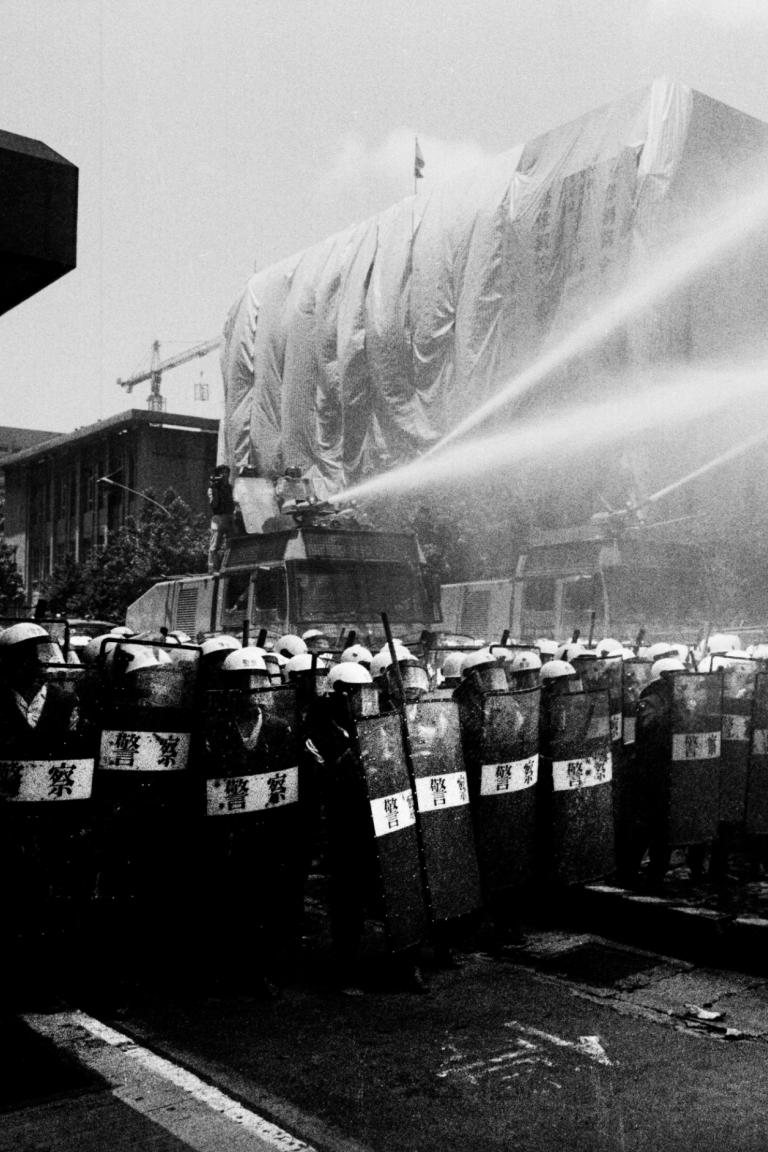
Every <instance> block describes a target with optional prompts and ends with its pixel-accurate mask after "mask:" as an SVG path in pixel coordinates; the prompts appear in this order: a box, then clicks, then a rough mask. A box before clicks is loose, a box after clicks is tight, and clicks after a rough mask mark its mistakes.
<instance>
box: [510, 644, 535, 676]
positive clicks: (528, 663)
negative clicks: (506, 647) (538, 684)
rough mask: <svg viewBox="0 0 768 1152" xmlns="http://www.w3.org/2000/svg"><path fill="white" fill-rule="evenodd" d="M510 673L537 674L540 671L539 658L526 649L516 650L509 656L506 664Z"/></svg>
mask: <svg viewBox="0 0 768 1152" xmlns="http://www.w3.org/2000/svg"><path fill="white" fill-rule="evenodd" d="M507 669H508V671H510V672H538V671H539V670H540V669H541V656H540V655H539V653H538V652H534V651H533V650H532V649H528V648H518V649H516V650H515V651H513V652H512V653H511V654H510V657H509V660H508V662H507Z"/></svg>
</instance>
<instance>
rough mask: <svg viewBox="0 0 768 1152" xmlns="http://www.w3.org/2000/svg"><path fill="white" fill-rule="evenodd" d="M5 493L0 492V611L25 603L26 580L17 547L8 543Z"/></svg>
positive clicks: (6, 610) (3, 611)
mask: <svg viewBox="0 0 768 1152" xmlns="http://www.w3.org/2000/svg"><path fill="white" fill-rule="evenodd" d="M4 533H5V493H4V492H3V493H2V494H0V613H5V612H8V610H9V609H10V608H14V607H18V606H19V605H21V604H23V603H24V581H23V580H22V577H21V573H20V572H19V570H18V568H17V567H16V549H15V548H14V547H12V546H11V545H10V544H6V542H5V539H4Z"/></svg>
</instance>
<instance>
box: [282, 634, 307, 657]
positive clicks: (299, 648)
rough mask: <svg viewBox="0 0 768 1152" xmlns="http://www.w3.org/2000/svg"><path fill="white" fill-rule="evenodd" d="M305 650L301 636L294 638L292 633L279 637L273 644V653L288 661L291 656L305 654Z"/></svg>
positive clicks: (305, 646)
mask: <svg viewBox="0 0 768 1152" xmlns="http://www.w3.org/2000/svg"><path fill="white" fill-rule="evenodd" d="M306 650H307V645H306V644H305V642H304V641H303V640H302V638H301V636H294V635H293V633H292V632H288V633H287V634H286V635H285V636H281V637H280V639H279V640H278V641H277V643H276V644H275V652H279V653H280V655H281V656H285V657H286V658H287V659H288V660H290V659H291V657H292V656H299V655H300V654H301V653H302V652H306Z"/></svg>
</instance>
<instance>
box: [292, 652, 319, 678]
mask: <svg viewBox="0 0 768 1152" xmlns="http://www.w3.org/2000/svg"><path fill="white" fill-rule="evenodd" d="M329 666H330V660H329V659H328V658H327V657H326V656H319V657H316V656H314V655H313V654H312V653H311V652H298V653H297V654H296V655H295V656H291V658H290V660H289V661H288V663H287V664H286V665H285V672H286V675H288V676H293V675H297V674H299V673H301V672H311V671H312V670H313V668H314V670H315V673H316V675H318V676H325V675H326V674H327V672H328V668H329Z"/></svg>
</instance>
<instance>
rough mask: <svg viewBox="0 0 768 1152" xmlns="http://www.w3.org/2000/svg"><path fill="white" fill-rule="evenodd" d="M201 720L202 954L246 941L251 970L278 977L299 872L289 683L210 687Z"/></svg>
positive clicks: (295, 919)
mask: <svg viewBox="0 0 768 1152" xmlns="http://www.w3.org/2000/svg"><path fill="white" fill-rule="evenodd" d="M203 717H204V719H203V725H202V733H201V740H200V745H201V748H200V757H199V765H198V766H199V767H200V768H201V771H200V772H197V773H196V776H197V777H198V779H199V780H200V782H201V792H200V793H198V796H199V801H200V807H201V809H202V808H204V818H203V827H202V829H201V835H200V840H199V843H198V847H199V859H198V866H199V868H200V873H199V875H200V890H201V892H202V893H203V895H204V903H205V907H206V909H207V913H208V917H210V918H212V919H213V921H214V922H215V924H216V925H217V928H216V940H215V943H214V942H213V941H211V940H209V939H206V937H207V936H208V934H209V933H210V929H211V922H210V919H207V922H205V923H201V925H200V927H201V928H202V933H203V943H202V948H201V951H202V952H205V951H206V950H207V949H209V948H211V946H212V945H213V947H214V948H215V949H216V950H217V951H221V950H223V951H224V952H225V953H228V954H231V955H233V956H238V955H242V954H243V949H244V948H246V947H247V948H248V950H249V952H250V954H251V956H252V963H251V965H250V972H251V977H252V978H255V976H256V974H258V978H260V979H261V980H264V979H266V980H269V981H270V982H272V983H275V984H278V985H279V984H283V983H284V982H285V979H286V976H287V967H288V966H289V965H290V963H291V960H292V957H293V954H294V951H295V948H296V945H297V941H298V936H299V929H300V924H301V916H302V912H303V896H304V880H305V876H306V867H305V865H306V854H305V852H304V843H305V839H306V837H305V834H304V829H303V824H302V816H303V813H302V798H303V797H302V786H301V780H300V768H299V737H298V731H299V723H298V713H297V706H296V693H295V691H294V689H293V688H291V687H287V686H281V687H259V688H249V687H239V686H236V687H232V688H226V687H223V688H216V689H211V690H210V691H209V692H208V693H207V694H206V697H205V700H204V704H203ZM202 787H204V796H203V794H202ZM197 826H198V827H199V825H197ZM211 960H212V963H213V957H211ZM238 969H239V966H238V965H235V967H234V968H233V969H232V972H233V975H234V973H236V972H237V971H238ZM246 985H247V980H246Z"/></svg>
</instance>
